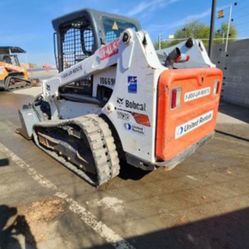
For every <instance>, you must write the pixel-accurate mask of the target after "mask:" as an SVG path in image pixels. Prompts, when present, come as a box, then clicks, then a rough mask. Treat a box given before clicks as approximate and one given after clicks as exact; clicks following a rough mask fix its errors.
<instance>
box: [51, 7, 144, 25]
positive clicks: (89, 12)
mask: <svg viewBox="0 0 249 249" xmlns="http://www.w3.org/2000/svg"><path fill="white" fill-rule="evenodd" d="M83 16H89V17H91V18H92V19H94V20H95V21H96V22H97V23H99V22H100V19H101V17H102V16H106V17H110V18H117V19H122V20H124V21H127V22H129V23H132V24H134V25H135V26H136V27H137V29H138V30H141V25H140V23H139V22H138V21H137V20H136V19H133V18H129V17H125V16H121V15H116V14H112V13H107V12H102V11H97V10H94V9H81V10H78V11H75V12H71V13H69V14H66V15H64V16H60V17H58V18H56V19H54V20H52V24H53V27H54V29H55V30H58V29H59V27H60V25H61V24H63V23H66V22H71V21H72V20H75V19H77V18H80V17H83Z"/></svg>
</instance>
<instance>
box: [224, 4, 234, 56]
mask: <svg viewBox="0 0 249 249" xmlns="http://www.w3.org/2000/svg"><path fill="white" fill-rule="evenodd" d="M232 12H233V5H232V4H231V5H230V10H229V19H228V24H227V37H226V45H225V52H227V48H228V39H229V34H230V28H231V21H232Z"/></svg>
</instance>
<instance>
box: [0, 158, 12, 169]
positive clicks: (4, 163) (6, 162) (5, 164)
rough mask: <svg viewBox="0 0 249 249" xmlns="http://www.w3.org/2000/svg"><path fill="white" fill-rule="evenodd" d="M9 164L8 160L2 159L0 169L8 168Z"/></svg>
mask: <svg viewBox="0 0 249 249" xmlns="http://www.w3.org/2000/svg"><path fill="white" fill-rule="evenodd" d="M9 164H10V162H9V159H8V158H2V159H0V167H3V166H9Z"/></svg>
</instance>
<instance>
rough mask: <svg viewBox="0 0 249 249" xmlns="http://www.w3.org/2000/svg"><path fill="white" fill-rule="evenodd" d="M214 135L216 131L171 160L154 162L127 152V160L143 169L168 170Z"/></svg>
mask: <svg viewBox="0 0 249 249" xmlns="http://www.w3.org/2000/svg"><path fill="white" fill-rule="evenodd" d="M212 137H214V132H212V133H211V134H209V135H208V136H205V137H203V138H202V139H201V140H199V141H198V142H197V143H195V144H192V145H191V146H190V147H188V148H187V149H185V150H183V151H182V152H180V153H179V154H177V155H176V156H175V157H173V158H172V159H170V160H167V161H158V162H155V163H154V164H152V163H149V162H145V161H142V160H141V159H140V158H137V157H134V156H133V155H131V154H126V160H127V162H128V163H129V164H131V165H133V166H135V167H137V168H140V169H142V170H146V171H152V170H154V169H156V168H158V167H164V168H166V169H167V170H171V169H173V168H174V167H175V166H176V165H178V164H180V163H181V162H182V161H184V160H185V159H186V158H187V157H189V156H190V155H192V154H193V153H194V152H195V151H196V150H197V149H198V148H199V147H200V146H202V145H204V144H205V143H206V142H208V141H209V140H210V139H211V138H212Z"/></svg>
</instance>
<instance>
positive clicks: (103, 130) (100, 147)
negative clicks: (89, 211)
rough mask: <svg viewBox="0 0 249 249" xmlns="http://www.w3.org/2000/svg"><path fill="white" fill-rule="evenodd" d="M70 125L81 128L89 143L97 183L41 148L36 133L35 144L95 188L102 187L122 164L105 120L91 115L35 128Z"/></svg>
mask: <svg viewBox="0 0 249 249" xmlns="http://www.w3.org/2000/svg"><path fill="white" fill-rule="evenodd" d="M69 124H70V125H71V124H74V125H77V126H78V127H80V129H81V130H82V132H83V133H84V134H85V136H86V138H87V140H88V142H89V145H90V148H91V151H92V155H93V159H94V162H95V167H96V171H97V178H96V181H94V180H93V179H92V178H90V177H89V176H88V175H87V173H86V172H84V171H83V169H81V168H80V167H79V166H78V167H77V166H76V165H74V164H72V163H70V162H69V161H67V160H66V159H65V158H64V157H61V156H58V154H57V153H56V152H54V151H51V150H48V149H46V148H45V147H43V146H41V145H40V144H39V141H38V137H37V134H35V132H34V140H35V143H36V144H37V146H38V147H40V148H41V149H42V150H44V151H45V152H47V153H48V154H49V155H51V156H52V157H54V158H55V159H56V160H58V161H60V162H61V163H62V164H64V165H65V166H66V167H67V168H69V169H70V170H72V171H74V172H75V173H76V174H77V175H79V176H81V177H83V178H84V179H85V180H86V181H88V182H89V183H91V184H93V185H95V186H99V185H102V184H104V183H106V182H108V181H109V180H111V179H112V178H114V177H115V176H117V175H118V174H119V171H120V164H119V158H118V152H117V150H116V146H115V143H114V139H113V136H112V132H111V130H110V128H109V126H108V124H107V123H106V122H105V121H104V119H102V118H101V117H99V116H98V115H95V114H89V115H84V116H80V117H77V118H74V119H69V120H58V121H47V122H42V123H41V124H39V125H36V126H35V127H38V128H39V127H43V128H44V127H47V128H49V127H63V126H64V125H69Z"/></svg>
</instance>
